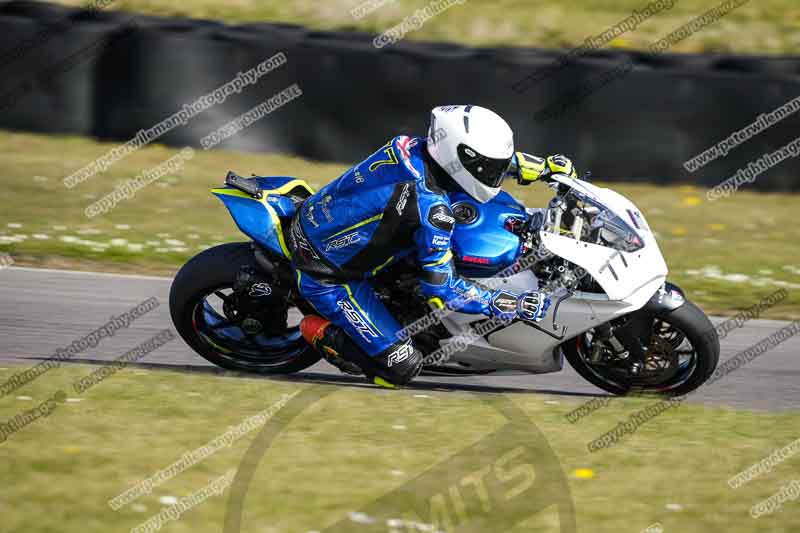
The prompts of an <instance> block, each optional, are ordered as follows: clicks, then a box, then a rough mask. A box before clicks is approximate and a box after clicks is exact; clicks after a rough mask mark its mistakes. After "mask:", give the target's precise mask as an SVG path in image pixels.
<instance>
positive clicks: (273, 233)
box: [211, 172, 314, 259]
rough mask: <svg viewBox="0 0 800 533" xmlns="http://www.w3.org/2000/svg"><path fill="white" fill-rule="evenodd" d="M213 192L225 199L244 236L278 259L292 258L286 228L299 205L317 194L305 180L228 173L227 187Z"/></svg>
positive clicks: (226, 205)
mask: <svg viewBox="0 0 800 533" xmlns="http://www.w3.org/2000/svg"><path fill="white" fill-rule="evenodd" d="M211 192H212V193H213V194H214V195H216V196H217V197H218V198H219V199H220V200H222V203H224V204H225V207H227V208H228V211H229V212H230V214H231V216H232V217H233V220H234V221H235V222H236V225H237V226H238V227H239V229H240V230H242V233H244V234H245V235H247V236H248V237H250V238H251V239H253V240H254V241H255V242H257V243H258V244H260V245H262V246H264V247H266V248H268V249H269V250H271V251H273V252H274V253H276V254H278V255H279V256H281V257H284V258H286V259H291V258H292V254H291V251H290V250H289V249H288V247H287V246H286V240H285V238H284V229H285V228H286V227H287V226H288V223H289V221H290V220H291V218H292V217H293V216H294V214H295V211H296V210H297V206H298V205H300V204H301V203H302V201H303V200H304V199H306V198H308V197H309V196H311V195H312V194H314V191H313V189H311V187H310V186H309V185H308V184H307V183H306V182H305V181H303V180H301V179H297V178H292V177H288V176H271V177H258V176H257V177H253V178H243V177H241V176H238V175H236V174H235V173H234V172H229V173H228V176H227V177H226V179H225V187H223V188H219V189H212V190H211Z"/></svg>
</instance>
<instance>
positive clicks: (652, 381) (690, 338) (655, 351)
mask: <svg viewBox="0 0 800 533" xmlns="http://www.w3.org/2000/svg"><path fill="white" fill-rule="evenodd" d="M640 312H642V311H640ZM646 320H648V321H649V322H650V331H649V335H647V337H648V338H647V339H646V341H645V342H644V343H642V348H643V352H644V356H643V358H642V359H641V360H637V358H636V357H634V356H633V355H632V351H631V350H630V346H626V344H625V342H623V341H622V340H621V339H618V338H616V337H615V336H614V334H613V329H612V330H611V332H612V333H611V335H607V334H606V335H604V334H603V332H602V330H601V328H597V329H592V330H589V331H587V332H585V333H583V334H581V335H578V337H577V338H575V339H572V340H570V341H568V342H566V343H564V344H563V345H562V349H563V350H564V355H565V356H566V358H567V360H568V361H569V363H570V365H572V367H573V368H574V369H575V371H576V372H578V374H580V375H581V376H582V377H584V378H585V379H586V380H587V381H589V382H591V383H592V384H594V385H596V386H598V387H600V388H601V389H603V390H606V391H608V392H611V393H613V394H619V395H624V394H630V393H648V392H649V393H660V394H665V395H669V396H679V395H683V394H686V393H688V392H691V391H693V390H695V389H696V388H697V387H699V386H700V385H702V384H703V383H705V381H706V380H707V379H708V378H709V377H711V374H712V373H713V372H714V369H715V368H716V367H717V362H718V361H719V339H718V337H717V333H716V330H715V329H714V326H713V324H712V323H711V321H710V320H709V319H708V317H707V316H706V315H705V313H703V311H702V310H700V308H698V307H697V306H696V305H694V304H693V303H691V302H689V301H688V300H687V301H686V302H685V303H684V304H683V305H681V306H680V307H678V308H677V309H675V310H673V311H669V312H660V313H657V314H655V315H651V316H648V317H647V318H646ZM627 342H630V341H627Z"/></svg>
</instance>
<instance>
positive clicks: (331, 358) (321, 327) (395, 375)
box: [300, 315, 423, 388]
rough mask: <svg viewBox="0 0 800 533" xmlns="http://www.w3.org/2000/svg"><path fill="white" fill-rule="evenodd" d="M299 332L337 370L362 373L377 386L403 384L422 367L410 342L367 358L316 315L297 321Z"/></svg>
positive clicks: (418, 353) (327, 322)
mask: <svg viewBox="0 0 800 533" xmlns="http://www.w3.org/2000/svg"><path fill="white" fill-rule="evenodd" d="M300 332H301V333H302V335H303V338H304V339H305V340H306V342H308V343H309V344H311V345H312V346H314V347H315V348H316V349H317V351H319V352H320V353H321V354H322V356H323V357H324V358H325V360H327V361H328V362H329V363H331V364H332V365H334V366H335V367H337V368H338V369H339V370H341V371H342V372H345V373H347V374H352V375H361V374H363V375H364V376H366V378H367V379H368V380H369V381H371V382H372V383H374V384H376V385H380V386H381V387H387V388H395V386H396V385H405V384H407V383H408V382H410V381H411V380H412V379H413V378H414V377H416V375H417V374H419V372H420V370H421V369H422V359H423V357H422V353H421V352H420V351H419V350H417V349H415V348H414V347H413V345H412V344H411V342H410V341H405V342H399V343H397V344H396V345H395V346H392V347H390V348H389V349H387V350H386V352H384V353H382V354H380V355H378V356H376V357H369V356H367V355H366V354H365V353H364V352H363V351H361V348H359V347H358V345H356V343H354V342H353V340H352V339H351V338H350V337H349V336H348V335H347V333H346V332H345V331H344V330H343V329H341V328H339V327H338V326H336V325H335V324H331V322H330V321H328V320H325V319H324V318H320V317H318V316H316V315H309V316H307V317H305V318H304V319H303V320H302V321H301V322H300Z"/></svg>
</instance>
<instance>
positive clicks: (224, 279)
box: [169, 243, 321, 374]
mask: <svg viewBox="0 0 800 533" xmlns="http://www.w3.org/2000/svg"><path fill="white" fill-rule="evenodd" d="M242 265H247V266H250V267H253V268H256V269H258V268H259V267H258V265H257V263H256V261H255V258H254V256H253V251H252V249H251V244H250V243H229V244H222V245H220V246H215V247H213V248H209V249H208V250H205V251H203V252H201V253H199V254H198V255H196V256H194V257H193V258H192V259H190V260H189V262H187V263H186V264H185V265H183V267H182V268H181V269H180V271H179V272H178V274H177V275H176V276H175V279H174V281H173V282H172V287H171V288H170V293H169V308H170V314H171V316H172V322H173V323H174V324H175V327H176V328H177V330H178V333H179V334H180V336H181V337H182V338H183V340H184V341H186V343H187V344H188V345H189V346H190V347H191V348H192V349H193V350H194V351H195V352H197V353H198V354H199V355H201V356H202V357H203V358H204V359H206V360H208V361H210V362H211V363H213V364H215V365H217V366H220V367H222V368H226V369H228V370H236V371H240V372H252V373H259V374H291V373H293V372H298V371H300V370H303V369H305V368H308V367H309V366H311V365H313V364H315V363H316V362H317V361H319V360H320V358H321V357H320V355H319V354H318V353H317V351H316V350H314V348H313V347H311V346H309V345H308V344H307V343H306V342H305V341H304V340H303V339H302V337H300V339H299V341H294V342H293V343H292V344H291V345H290V346H287V347H286V348H285V349H284V350H283V351H284V352H285V354H284V356H285V357H286V358H287V360H286V361H284V362H280V361H279V362H277V363H273V362H270V361H269V360H267V358H266V357H265V359H264V361H263V362H261V363H260V362H259V361H258V360H254V358H253V357H249V358H245V357H241V358H240V357H237V355H236V353H235V352H230V353H226V352H225V351H224V350H220V349H218V348H215V347H214V346H212V345H211V344H210V343H209V342H208V341H207V340H205V339H204V337H203V336H201V335H200V333H199V332H198V329H197V328H196V327H195V323H196V318H197V317H196V315H195V313H196V310H197V308H198V305H201V304H202V301H203V300H204V299H205V297H206V295H209V294H212V293H213V292H214V291H217V290H220V289H221V288H224V287H233V285H234V283H235V281H236V276H237V273H238V271H239V268H240V267H241V266H242ZM273 352H275V350H271V351H270V357H280V356H281V352H280V351H277V352H275V353H273ZM295 352H296V353H295Z"/></svg>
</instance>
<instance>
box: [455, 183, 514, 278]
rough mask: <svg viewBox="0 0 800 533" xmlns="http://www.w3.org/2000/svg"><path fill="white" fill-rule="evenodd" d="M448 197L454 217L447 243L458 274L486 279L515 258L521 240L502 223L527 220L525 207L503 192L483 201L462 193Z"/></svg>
mask: <svg viewBox="0 0 800 533" xmlns="http://www.w3.org/2000/svg"><path fill="white" fill-rule="evenodd" d="M449 199H450V209H452V211H453V216H454V217H455V219H456V225H455V228H454V229H453V237H452V239H451V241H450V242H451V247H452V250H453V255H454V261H455V263H456V267H457V268H458V273H459V274H461V275H463V276H467V277H471V278H488V277H492V276H494V275H495V274H497V272H499V271H500V270H502V269H504V268H506V267H507V266H509V265H511V264H512V263H513V262H514V261H516V259H517V257H519V254H520V252H521V248H522V243H521V242H520V240H519V237H518V236H516V235H515V234H513V233H512V232H511V231H509V230H507V229H506V228H505V223H506V220H507V219H508V218H511V217H513V218H517V219H519V220H526V219H527V218H528V215H527V213H526V212H525V206H523V205H522V204H520V203H519V202H517V201H516V200H515V199H514V198H513V197H512V196H511V195H510V194H508V193H507V192H505V191H500V194H498V195H497V196H495V197H494V198H493V199H492V200H490V201H488V202H486V203H484V204H482V203H479V202H477V201H475V200H474V199H473V198H472V197H471V196H469V195H467V194H466V193H463V192H457V193H452V194H450V195H449Z"/></svg>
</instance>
